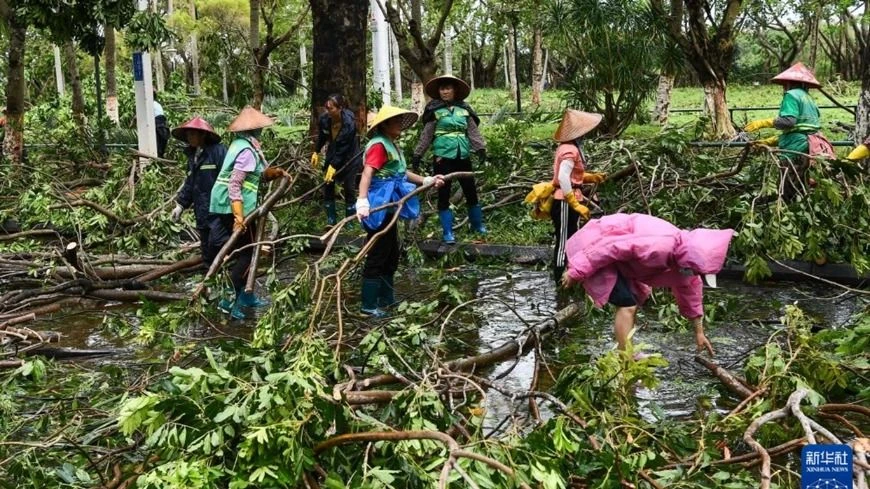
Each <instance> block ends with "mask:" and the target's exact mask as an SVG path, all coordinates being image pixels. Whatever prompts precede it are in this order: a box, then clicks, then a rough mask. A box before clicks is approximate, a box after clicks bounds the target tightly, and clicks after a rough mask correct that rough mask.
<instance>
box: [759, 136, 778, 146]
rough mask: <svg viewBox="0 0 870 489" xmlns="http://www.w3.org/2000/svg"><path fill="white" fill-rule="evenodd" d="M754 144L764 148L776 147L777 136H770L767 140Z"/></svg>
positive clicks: (760, 140)
mask: <svg viewBox="0 0 870 489" xmlns="http://www.w3.org/2000/svg"><path fill="white" fill-rule="evenodd" d="M755 144H763V145H765V146H776V145H777V144H779V136H771V137H769V138H764V139H759V140H757V141H755Z"/></svg>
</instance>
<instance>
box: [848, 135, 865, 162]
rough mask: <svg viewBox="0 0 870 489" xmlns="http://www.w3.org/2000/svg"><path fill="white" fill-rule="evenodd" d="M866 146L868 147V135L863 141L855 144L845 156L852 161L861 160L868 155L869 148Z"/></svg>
mask: <svg viewBox="0 0 870 489" xmlns="http://www.w3.org/2000/svg"><path fill="white" fill-rule="evenodd" d="M868 147H870V136H867V139H865V140H864V142H863V143H861V144H859V145H858V146H856V147H855V149H853V150H852V152H851V153H849V156H847V157H846V158H847V159H849V160H852V161H858V160H863V159H864V158H867V157H868V156H870V149H868Z"/></svg>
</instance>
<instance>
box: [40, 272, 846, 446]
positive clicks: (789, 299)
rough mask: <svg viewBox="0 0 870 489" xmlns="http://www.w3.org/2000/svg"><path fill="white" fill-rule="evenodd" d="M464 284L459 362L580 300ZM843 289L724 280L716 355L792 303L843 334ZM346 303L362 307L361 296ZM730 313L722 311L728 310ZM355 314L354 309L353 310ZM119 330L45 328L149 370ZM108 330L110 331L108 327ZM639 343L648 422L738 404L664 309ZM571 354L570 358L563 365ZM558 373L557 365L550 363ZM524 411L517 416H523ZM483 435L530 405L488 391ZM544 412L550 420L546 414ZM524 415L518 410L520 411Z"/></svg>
mask: <svg viewBox="0 0 870 489" xmlns="http://www.w3.org/2000/svg"><path fill="white" fill-rule="evenodd" d="M457 273H458V274H460V275H461V276H462V277H463V287H464V288H465V292H466V293H467V294H468V295H469V296H473V297H476V298H479V299H482V300H481V301H480V302H477V303H475V304H474V305H473V306H472V310H471V311H470V312H469V313H468V314H466V315H464V316H462V318H461V319H460V320H459V321H457V322H455V323H454V324H453V325H452V326H451V327H450V328H452V329H448V331H447V332H448V338H450V342H449V343H450V345H451V346H450V350H451V352H452V356H454V357H460V356H468V355H471V354H476V353H479V352H483V351H486V350H488V349H490V348H493V347H496V346H498V345H500V344H501V343H503V342H504V341H506V340H508V339H511V338H512V337H513V336H514V335H516V334H517V333H519V332H521V331H522V330H523V329H524V328H525V327H526V325H527V324H530V323H535V322H537V321H540V320H541V319H543V318H546V317H547V316H549V315H551V314H552V313H554V312H555V311H556V310H558V309H559V308H561V307H564V306H565V305H566V304H567V303H568V302H569V301H571V300H577V297H580V295H574V296H573V297H566V296H565V295H564V294H562V293H557V289H556V287H555V285H554V283H553V282H552V279H551V276H550V274H549V272H547V271H541V270H533V269H529V268H522V267H515V268H509V269H505V268H463V269H461V270H459V271H457ZM409 284H413V287H414V288H415V290H416V293H415V296H417V294H419V293H420V291H421V290H424V291H425V290H430V287H431V285H430V284H429V283H427V281H426V279H425V278H423V277H419V278H415V277H413V276H411V275H404V276H400V277H398V278H397V286H398V297H399V298H400V299H402V298H404V297H407V296H406V295H405V294H403V288H404V290H408V289H407V287H408V285H409ZM840 294H841V290H839V289H836V288H819V287H815V286H812V285H809V284H793V283H780V284H769V285H765V286H749V285H746V284H743V283H741V282H736V281H722V283H720V288H719V289H717V290H708V291H706V292H705V304H706V305H707V307H708V308H713V309H716V311H717V318H716V321H715V322H714V323H713V324H711V325H708V328H707V335H708V337H709V339H710V341H711V342H712V343H713V346H714V348H715V349H716V357H715V359H716V361H717V362H718V363H719V364H720V365H723V366H727V367H729V368H732V369H735V370H739V369H740V368H741V367H742V364H743V361H745V358H746V357H747V355H748V354H749V352H751V351H752V350H754V349H756V348H757V347H758V346H760V345H763V344H764V343H765V342H766V341H767V339H768V337H769V336H770V334H771V333H772V332H773V331H774V329H775V328H776V324H775V323H776V322H777V319H778V317H779V316H780V315H781V314H782V311H783V308H784V306H785V305H787V304H791V303H797V304H798V305H799V306H800V307H802V308H803V309H804V310H805V311H807V313H809V314H811V315H813V316H814V317H816V318H817V319H818V321H819V322H820V323H821V324H823V325H824V326H825V327H839V326H841V325H843V324H844V323H845V322H846V321H847V320H848V318H849V317H850V315H851V314H852V313H853V312H854V311H856V309H857V308H858V307H859V306H860V305H859V304H858V300H857V299H856V298H854V297H852V296H840ZM348 300H351V301H356V300H358V299H357V298H356V297H355V296H354V297H350V298H349V299H348ZM720 304H722V305H727V307H726V306H722V305H720ZM349 307H351V308H352V309H355V307H354V306H352V305H351V306H349ZM105 316H108V317H109V318H112V317H114V318H117V319H119V321H118V323H122V324H126V325H127V326H128V327H130V328H132V329H135V328H136V327H137V325H138V318H137V316H136V310H135V308H133V307H130V306H117V307H113V308H109V310H108V311H107V312H104V311H102V310H101V311H99V312H95V311H90V312H89V311H79V312H76V311H70V312H66V313H59V314H56V315H55V316H54V317H53V318H51V319H49V320H46V321H42V322H40V323H38V325H37V326H36V327H37V328H38V329H43V330H53V331H58V332H60V333H61V334H62V335H63V338H62V340H61V346H63V347H68V348H86V349H117V350H118V354H117V355H113V356H111V357H99V358H96V359H93V360H89V361H91V362H96V363H102V362H149V361H153V358H152V356H151V355H150V354H149V352H147V351H143V350H142V349H141V346H140V345H136V344H130V343H127V342H126V341H125V340H122V339H119V338H120V336H119V335H117V334H114V333H113V331H112V329H111V328H110V327H107V326H106V324H109V323H111V320H105ZM104 323H106V324H104ZM252 325H253V321H250V322H249V323H248V324H240V323H235V324H232V323H231V324H230V325H223V326H222V327H221V329H222V330H224V331H226V332H227V333H229V334H232V335H239V336H247V335H248V334H249V332H250V326H252ZM611 328H612V311H608V312H605V313H603V314H591V315H585V316H583V317H582V318H578V319H575V320H573V321H571V322H570V323H569V324H566V325H564V326H563V327H560V329H559V331H558V332H557V334H555V335H553V337H551V339H549V340H546V341H545V342H544V347H543V348H544V352H545V357H546V358H547V359H549V360H553V359H556V358H559V357H560V356H561V357H562V360H567V361H571V362H574V363H576V362H584V361H591V360H594V358H596V357H597V356H600V355H601V354H603V353H605V352H606V351H608V350H609V349H611V348H613V345H614V341H613V336H612V329H611ZM189 334H190V335H191V336H194V337H196V336H199V337H213V336H215V335H216V334H217V331H215V330H212V329H210V328H208V327H206V326H203V327H202V328H201V330H199V331H193V332H190V333H189ZM634 342H635V344H644V345H646V346H645V347H644V350H645V351H646V352H649V353H660V354H661V355H662V356H664V358H665V359H667V360H668V362H669V365H668V366H667V367H666V368H662V369H660V371H659V378H660V379H661V381H662V382H661V385H660V386H659V387H658V388H656V389H654V390H646V389H639V390H638V392H637V395H638V397H639V398H640V399H641V400H642V401H641V405H642V406H643V410H642V414H643V415H645V416H651V412H652V404H653V403H655V404H656V405H658V406H659V407H660V408H661V409H662V410H663V411H664V413H665V414H666V415H667V416H670V417H684V416H690V415H692V414H693V413H694V411H695V405H696V402H697V400H698V399H702V400H706V401H709V403H710V404H711V405H712V406H713V407H714V408H716V409H719V410H722V411H727V410H728V409H730V408H731V407H733V405H734V400H733V399H731V398H729V397H728V396H727V395H723V394H722V393H721V391H720V389H719V384H718V381H716V379H715V378H713V377H711V376H710V375H709V374H708V372H707V370H706V369H704V368H703V367H701V366H700V365H697V364H696V363H694V361H693V360H692V357H693V356H694V354H695V344H694V338H693V335H692V334H691V333H690V332H689V331H688V329H685V330H683V331H673V330H672V329H671V328H665V327H664V326H663V325H662V324H661V323H660V322H659V321H658V319H657V305H655V304H649V305H648V306H647V307H646V308H645V310H644V311H643V312H642V313H640V314H639V317H638V331H637V332H636V334H635V336H634ZM566 354H568V355H570V356H571V358H568V359H565V358H564V357H565V355H566ZM551 367H553V368H554V370H557V368H558V366H557V365H551ZM534 371H535V353H534V352H532V353H530V354H529V355H527V356H525V357H522V358H518V359H515V360H514V361H509V362H505V363H503V364H501V365H498V366H496V367H494V368H493V369H491V370H490V371H487V372H486V375H487V376H488V377H489V378H490V379H492V380H493V381H494V382H496V383H497V384H499V385H501V386H503V387H504V388H506V389H508V390H510V391H515V392H522V391H526V390H528V388H529V385H530V382H531V379H532V377H533V375H534ZM539 375H540V377H541V382H542V383H541V384H540V385H539V389H545V388H546V386H547V382H548V380H547V377H548V376H547V375H546V372H544V368H543V367H542V368H541V372H539ZM517 406H519V408H517ZM485 407H486V410H487V411H486V413H487V414H486V418H485V421H484V428H485V430H486V431H488V430H490V429H493V428H495V427H496V425H498V423H499V422H501V421H502V420H504V419H505V418H506V417H508V416H511V415H517V416H526V415H527V414H528V413H527V407H526V403H525V402H510V401H509V400H508V399H505V398H504V397H503V396H501V395H500V394H498V393H495V392H489V393H488V394H487V400H486V405H485ZM541 407H542V414H543V415H545V416H546V415H548V412H547V410H546V407H545V406H544V405H542V406H541ZM514 409H516V411H514Z"/></svg>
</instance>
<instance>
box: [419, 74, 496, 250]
mask: <svg viewBox="0 0 870 489" xmlns="http://www.w3.org/2000/svg"><path fill="white" fill-rule="evenodd" d="M424 90H425V92H426V95H428V96H429V97H430V98H431V99H432V100H431V101H430V102H429V103H428V104H426V108H425V110H424V111H423V117H422V118H421V120H422V122H423V133H422V134H421V135H420V141H419V142H418V144H417V147H416V148H415V149H414V159H413V160H412V166H413V168H414V170H415V171H417V170H418V169H419V167H420V163H421V162H422V159H423V154H424V153H425V152H426V150H428V149H429V147H430V146H431V147H432V160H433V172H434V173H437V174H442V175H446V174H448V173H453V172H458V171H462V172H470V171H472V167H471V154H472V153H475V154H476V155H477V163H478V164H479V165H480V164H483V163H484V162H485V161H486V142H485V141H484V140H483V136H481V135H480V130H479V129H478V125H479V124H480V118H479V117H478V116H477V114H475V113H474V109H472V108H471V106H470V105H468V103H467V102H466V101H465V99H466V98H467V97H468V95H469V93H471V88H470V87H469V86H468V84H467V83H465V82H464V81H463V80H461V79H459V78H456V77H455V76H451V75H442V76H437V77H435V78H432V79H431V80H429V81H428V82H426V86H425V88H424ZM459 186H460V187H461V188H462V194H463V195H464V196H465V205H466V207H467V208H468V224H469V225H470V226H471V231H472V232H474V233H477V234H480V235H483V234H486V226H484V224H483V208H482V207H481V206H480V202H479V200H478V197H477V185H476V183H475V181H474V177H467V178H461V179H459ZM451 194H452V192H451V185H450V182H446V183H445V185H444V186H443V187H441V188H440V189H438V218H439V220H440V221H441V231H442V233H441V238H442V241H443V242H444V243H447V244H452V243H455V242H456V238H455V237H454V235H453V211H452V210H451V209H450V196H451Z"/></svg>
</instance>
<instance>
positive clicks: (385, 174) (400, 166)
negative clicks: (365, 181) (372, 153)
mask: <svg viewBox="0 0 870 489" xmlns="http://www.w3.org/2000/svg"><path fill="white" fill-rule="evenodd" d="M378 143H380V144H383V145H384V149H386V151H387V162H386V164H384V166H382V167H381V169H380V170H378V171H377V172H375V176H376V177H378V178H389V177H392V176H396V175H401V174H404V173H405V171H406V170H407V169H408V165H407V164H406V163H405V155H404V154H403V153H402V152H401V151H399V149H398V148H396V145H395V144H394V143H393V142H392V141H390V138H388V137H385V136H384V135H383V134H381V133H379V132H378V133H375V135H374V136H372V138H371V139H369V142H368V143H366V153H368V151H369V148H371V147H372V146H374V145H376V144H378Z"/></svg>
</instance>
